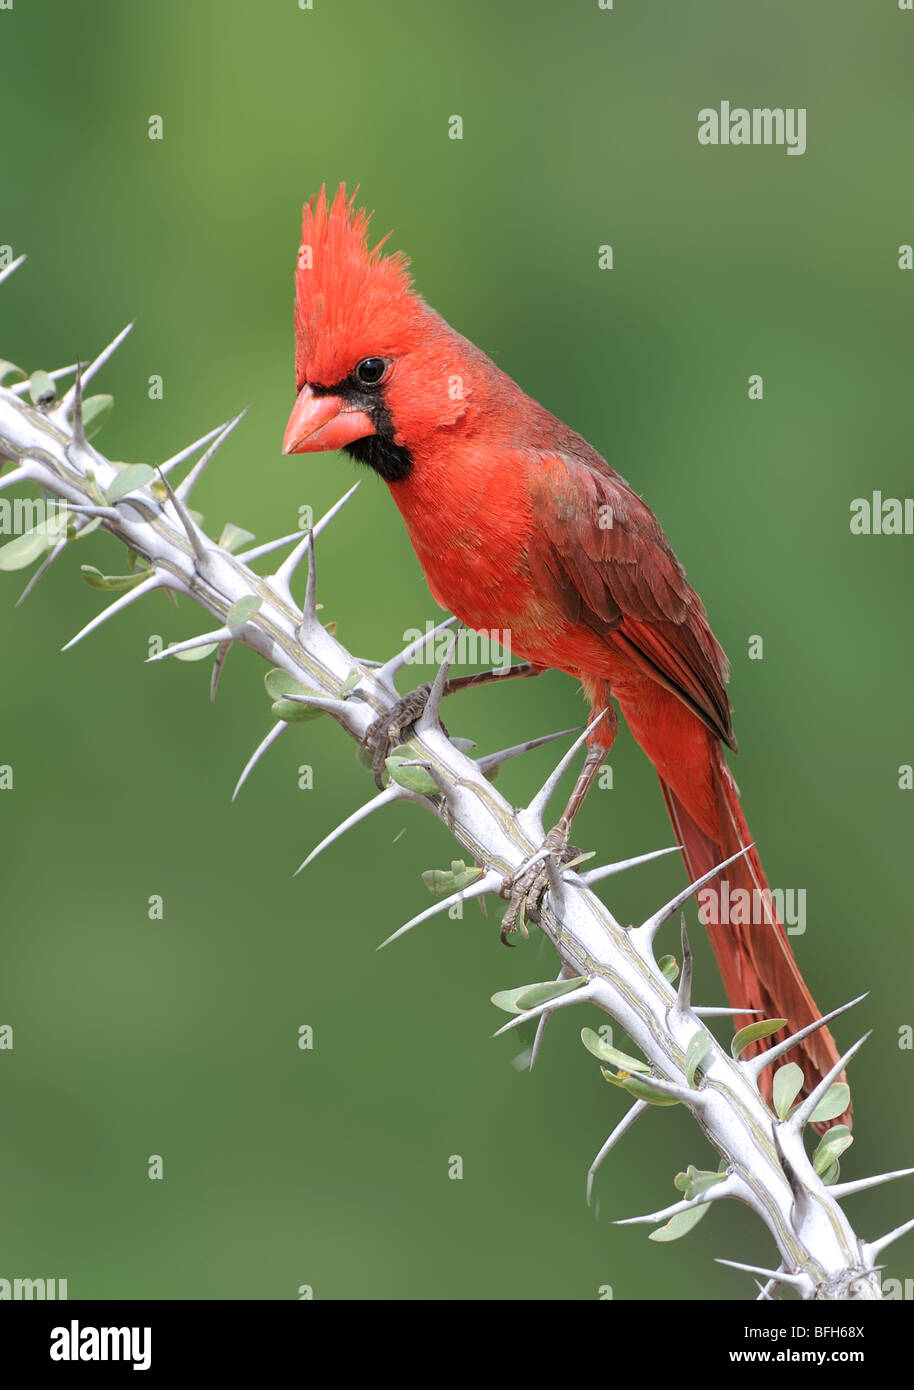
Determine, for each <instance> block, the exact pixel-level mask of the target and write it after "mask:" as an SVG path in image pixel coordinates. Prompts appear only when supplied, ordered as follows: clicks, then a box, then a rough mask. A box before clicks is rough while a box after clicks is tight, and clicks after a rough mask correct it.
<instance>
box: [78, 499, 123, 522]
mask: <svg viewBox="0 0 914 1390" xmlns="http://www.w3.org/2000/svg"><path fill="white" fill-rule="evenodd" d="M67 511H68V512H76V514H77V516H100V517H104V519H105V520H106V521H117V520H119V518H118V514H117V509H116V508H115V507H95V506H93V505H92V503H91V502H68V503H67Z"/></svg>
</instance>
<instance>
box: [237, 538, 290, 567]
mask: <svg viewBox="0 0 914 1390" xmlns="http://www.w3.org/2000/svg"><path fill="white" fill-rule="evenodd" d="M307 534H308V532H307V531H290V532H289V534H288V535H287V536H279V537H277V539H276V540H275V541H264V543H263V545H255V546H253V547H252V548H251V549H250V550H241V551H239V552H238V554H237V555H236V556H235V559H236V560H240V561H241V563H242V564H244V565H249V564H250V563H251V561H252V560H260V559H262V558H263V556H264V555H269V554H271V553H272V551H274V550H281V549H282V547H283V546H284V545H288V544H289V542H290V541H300V540H302V539H303V538H304V537H305V536H307Z"/></svg>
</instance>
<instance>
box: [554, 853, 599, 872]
mask: <svg viewBox="0 0 914 1390" xmlns="http://www.w3.org/2000/svg"><path fill="white" fill-rule="evenodd" d="M596 857H597V851H596V850H595V849H589V850H587V852H586V854H576V855H575V857H574V858H573V859H569V860H568V863H567V864H563V865H562V868H563V869H576V868H577V867H578V865H579V864H586V863H587V860H588V859H595V858H596Z"/></svg>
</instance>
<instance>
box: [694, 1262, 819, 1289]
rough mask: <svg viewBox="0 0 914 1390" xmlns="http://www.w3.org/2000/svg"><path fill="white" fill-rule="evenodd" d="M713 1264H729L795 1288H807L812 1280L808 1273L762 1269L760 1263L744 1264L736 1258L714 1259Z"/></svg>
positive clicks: (732, 1267) (731, 1266) (746, 1272)
mask: <svg viewBox="0 0 914 1390" xmlns="http://www.w3.org/2000/svg"><path fill="white" fill-rule="evenodd" d="M715 1264H719V1265H729V1266H730V1268H731V1269H741V1270H743V1272H744V1273H745V1274H761V1275H762V1276H763V1277H764V1278H765V1279H776V1280H777V1282H778V1283H779V1284H792V1285H793V1287H794V1288H797V1289H808V1288H809V1287H810V1286H811V1285H812V1280H811V1279H810V1277H809V1275H808V1274H788V1273H787V1272H786V1271H785V1270H783V1269H763V1268H762V1266H761V1265H744V1264H740V1263H739V1262H738V1261H737V1260H720V1259H718V1260H715Z"/></svg>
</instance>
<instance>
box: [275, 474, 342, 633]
mask: <svg viewBox="0 0 914 1390" xmlns="http://www.w3.org/2000/svg"><path fill="white" fill-rule="evenodd" d="M359 487H361V480H359V482H357V483H353V485H352V487H351V488H350V489H349V491H348V492H345V493H343V496H342V497H341V498H340V500H339V501H338V502H334V504H333V506H332V507H331V508H330V509H329V510H328V511H326V512H324V515H323V516H322V517H321V518H320V520H319V521H316V522H315V523H314V526H313V527H310V528H309V529H308V530H307V531H305V532H303V533H302V539H301V540H300V541H299V543H298V545H297V546H296V547H295V549H294V550H293V551H292V553H291V555H288V556H287V557H286V559H285V560H283V562H282V564H281V565H280V567H279V569H278V570H276V572H275V574H272V575H270V576H269V582H270V583H271V584H272V585H273V587H274V588H276V589H277V590H278V592H279V594H280V596H281V597H282V598H284V599H285V600H286V602H287V603H288V604H290V605H291V606H292V607H294V606H295V604H294V600H293V598H292V591H291V584H292V577H293V575H294V574H295V571H296V570H297V569H298V567H299V565H300V564H301V562H302V560H303V559H304V558H305V556H306V555H307V553H308V551H309V549H310V548H311V547H310V539H309V538H310V536H312V535H313V536H314V538H315V539H316V538H317V537H318V536H319V535H320V534H321V532H322V531H323V530H325V529H326V528H327V527H328V526H329V525H330V523H331V521H332V520H333V518H334V517H335V516H336V514H337V512H339V511H341V510H342V509H343V507H345V505H346V503H347V502H348V501H349V499H350V497H352V496H353V494H354V493H355V492H356V491H357V490H358V489H359Z"/></svg>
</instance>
